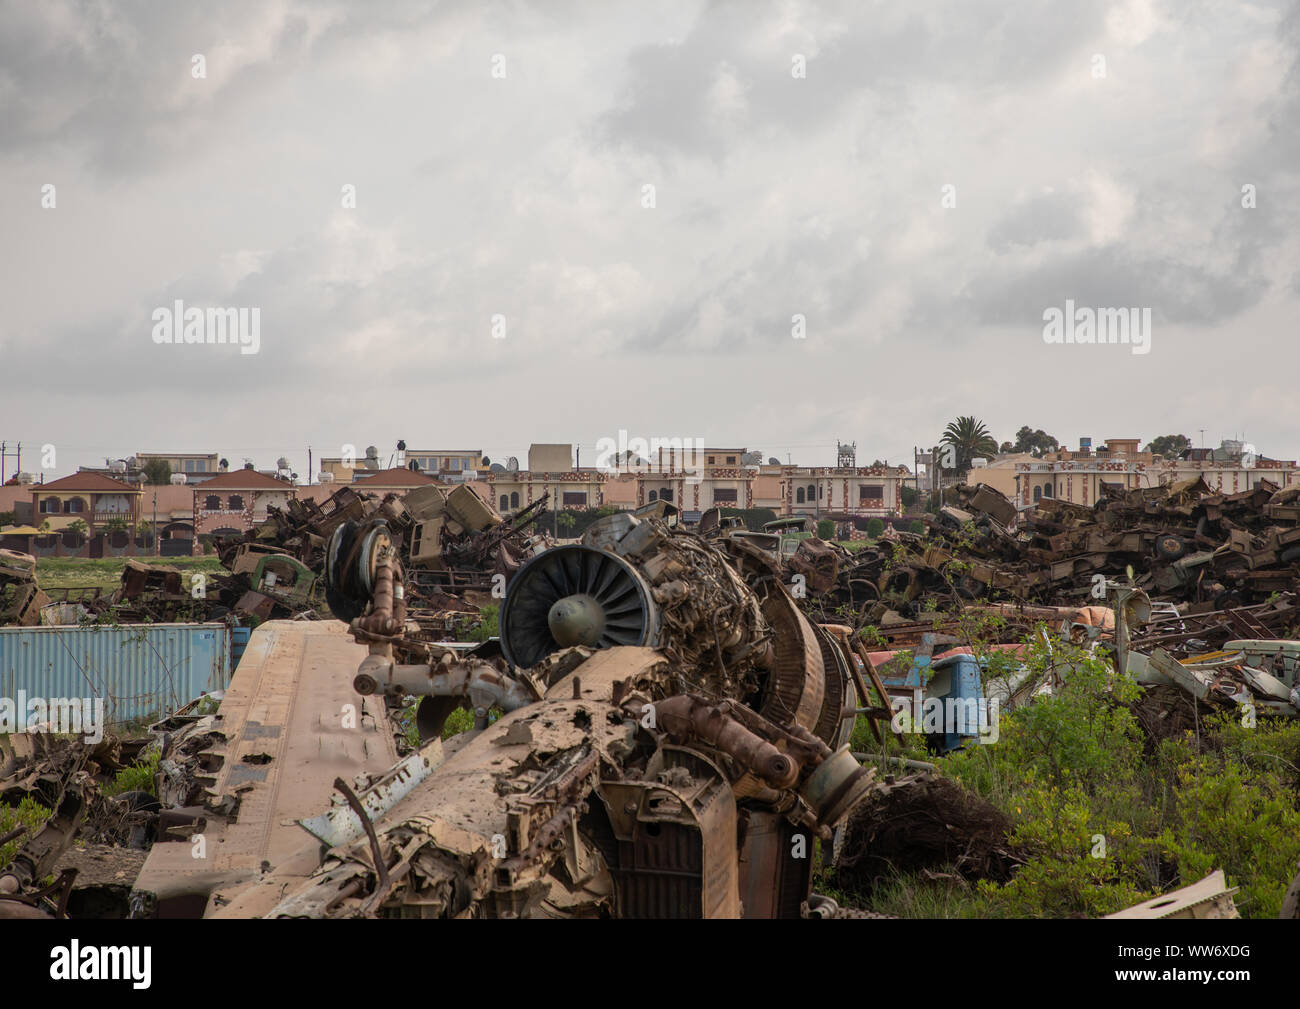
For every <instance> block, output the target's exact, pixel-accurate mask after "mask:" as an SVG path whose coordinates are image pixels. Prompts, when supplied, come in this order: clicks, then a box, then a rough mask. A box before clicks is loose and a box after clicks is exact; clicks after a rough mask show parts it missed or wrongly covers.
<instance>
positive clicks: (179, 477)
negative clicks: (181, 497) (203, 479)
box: [172, 473, 186, 486]
mask: <svg viewBox="0 0 1300 1009" xmlns="http://www.w3.org/2000/svg"><path fill="white" fill-rule="evenodd" d="M185 482H186V480H185V474H184V473H173V474H172V483H173V484H176V485H177V486H179V485H180V484H183V483H185Z"/></svg>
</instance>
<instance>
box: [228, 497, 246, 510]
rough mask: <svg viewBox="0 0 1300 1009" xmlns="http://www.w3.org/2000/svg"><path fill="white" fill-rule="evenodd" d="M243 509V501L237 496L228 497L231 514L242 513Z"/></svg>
mask: <svg viewBox="0 0 1300 1009" xmlns="http://www.w3.org/2000/svg"><path fill="white" fill-rule="evenodd" d="M243 508H244V499H243V498H242V497H240V496H239V495H238V494H231V495H230V510H231V511H232V512H237V511H242V510H243Z"/></svg>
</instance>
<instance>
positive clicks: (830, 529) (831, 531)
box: [817, 519, 835, 540]
mask: <svg viewBox="0 0 1300 1009" xmlns="http://www.w3.org/2000/svg"><path fill="white" fill-rule="evenodd" d="M817 538H818V539H822V540H833V539H834V538H835V521H834V520H833V519H818V520H817Z"/></svg>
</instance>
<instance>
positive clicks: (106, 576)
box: [36, 556, 226, 591]
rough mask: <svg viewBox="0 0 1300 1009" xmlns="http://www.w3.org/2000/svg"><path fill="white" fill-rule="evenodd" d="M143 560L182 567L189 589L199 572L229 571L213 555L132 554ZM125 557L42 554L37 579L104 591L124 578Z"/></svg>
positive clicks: (48, 583) (47, 583)
mask: <svg viewBox="0 0 1300 1009" xmlns="http://www.w3.org/2000/svg"><path fill="white" fill-rule="evenodd" d="M130 559H131V560H135V561H139V562H141V563H143V564H156V565H163V566H170V567H176V568H179V569H180V570H181V571H182V572H183V581H184V583H185V587H186V588H187V589H188V588H189V584H190V578H191V577H192V575H194V574H195V573H197V572H200V571H201V572H204V573H205V574H209V575H220V574H226V569H225V568H223V567H222V566H221V562H220V561H218V560H217V559H216V557H215V556H213V557H132V558H130ZM126 560H127V559H126V558H123V557H105V558H96V559H94V560H91V559H89V558H85V557H42V558H38V559H37V561H36V581H37V583H38V584H39V585H40V586H41V588H46V589H65V588H80V587H82V586H86V585H98V586H99V587H100V588H101V589H103V590H104V591H111V590H112V589H115V588H117V586H118V585H119V584H121V581H122V570H123V568H125V567H126Z"/></svg>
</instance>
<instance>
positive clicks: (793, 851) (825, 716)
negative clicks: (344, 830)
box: [235, 514, 878, 918]
mask: <svg viewBox="0 0 1300 1009" xmlns="http://www.w3.org/2000/svg"><path fill="white" fill-rule="evenodd" d="M731 546H732V545H731V544H728V543H723V544H712V543H708V542H706V541H704V540H702V539H700V538H698V537H696V536H694V535H693V534H690V533H685V532H681V531H678V530H675V529H673V528H670V527H669V526H668V525H666V524H665V523H664V522H662V521H660V520H659V519H648V520H638V519H637V518H636V517H634V516H632V515H628V514H621V515H615V516H611V517H609V518H606V519H603V520H601V521H599V522H597V523H595V524H594V525H593V526H592V527H591V528H590V529H589V530H588V532H587V534H586V535H585V536H584V538H583V541H582V542H581V543H580V544H576V545H571V546H563V547H557V548H554V549H551V550H548V551H546V552H545V553H541V554H539V555H537V556H536V557H534V558H533V559H532V560H531V561H530V562H528V563H527V564H525V565H524V566H523V567H522V568H521V569H520V570H519V571H518V572H517V574H516V576H515V578H514V580H513V582H512V584H511V587H510V590H509V592H508V594H507V596H506V600H505V603H504V606H503V607H502V611H501V637H500V641H499V645H498V643H496V642H492V643H489V644H488V645H486V646H483V647H481V648H478V649H472V650H464V649H449V648H443V647H440V646H437V645H429V644H427V643H425V642H424V641H422V640H421V639H420V638H418V637H412V636H411V635H410V634H409V626H410V625H409V624H408V622H407V620H406V616H405V611H404V606H403V600H404V591H403V588H404V585H405V568H404V565H403V564H402V562H401V559H400V557H399V552H398V549H397V547H396V546H395V544H394V542H393V540H392V539H391V538H390V537H389V536H388V535H387V533H386V532H385V531H384V529H383V527H382V526H380V527H376V528H374V529H371V530H370V531H369V532H367V533H365V534H364V535H363V536H362V537H361V540H360V541H359V543H358V544H356V545H355V546H354V547H353V548H351V549H347V550H346V553H347V556H348V558H349V562H348V563H346V564H344V565H341V566H339V567H331V569H330V570H331V575H330V588H331V590H332V591H335V592H337V593H338V594H339V595H340V596H341V597H342V598H344V599H345V600H349V601H352V602H353V603H355V601H356V593H357V591H358V587H359V586H363V585H368V586H370V587H371V594H370V598H369V600H368V602H367V603H366V604H365V606H364V607H363V608H362V609H363V612H361V613H359V614H357V615H355V616H353V617H352V618H351V629H352V633H353V635H354V636H355V637H356V638H357V640H358V641H361V642H363V643H366V644H367V645H368V646H369V648H370V655H369V657H368V658H366V659H365V661H363V662H362V664H361V666H360V668H359V669H358V671H357V676H356V679H355V681H354V687H355V689H356V690H357V692H358V693H360V694H362V695H363V696H369V695H372V694H377V693H382V694H385V695H388V696H391V697H394V698H401V697H404V696H406V695H410V694H415V695H419V696H422V697H423V700H422V701H421V705H420V712H419V724H420V728H421V732H422V733H427V735H428V737H429V742H427V743H426V744H425V746H424V747H423V748H422V749H421V751H420V752H419V755H418V759H419V765H418V766H419V767H420V768H421V770H420V771H419V775H420V776H422V778H423V780H421V781H420V782H419V783H418V784H417V785H416V786H415V787H414V788H413V789H411V790H410V791H409V793H408V794H406V795H405V797H404V798H401V799H400V801H397V802H396V803H392V804H386V803H382V802H381V803H380V804H379V805H378V807H376V805H375V804H373V803H367V805H366V806H365V809H366V810H367V811H368V812H367V815H366V819H365V820H364V823H362V822H361V821H360V820H358V821H356V824H357V825H356V827H355V829H353V830H352V831H351V837H352V838H355V840H352V839H351V838H340V837H339V836H337V835H336V834H335V833H334V832H332V831H331V832H324V831H322V833H324V837H325V838H328V843H329V847H328V850H326V852H325V857H324V859H323V861H322V863H321V866H320V868H319V869H318V870H317V872H316V873H315V874H314V875H313V876H312V877H311V878H310V879H309V880H308V882H307V884H306V885H304V886H300V887H298V888H296V889H295V890H294V892H291V893H289V894H287V895H286V896H285V897H284V899H283V900H281V901H280V903H279V904H278V906H277V907H276V908H275V909H274V910H273V911H272V912H271V916H272V917H297V916H306V917H349V916H359V915H360V916H364V915H383V916H394V917H435V918H441V917H460V918H468V917H534V916H610V915H613V916H619V917H644V916H661V917H701V916H739V915H741V914H743V915H745V916H751V917H780V916H787V917H797V916H800V915H804V916H811V915H816V916H827V915H831V914H834V913H835V911H836V906H835V904H834V902H833V901H830V900H828V899H826V898H820V897H816V896H814V895H813V894H812V892H811V879H812V865H813V860H814V859H813V844H814V841H815V840H816V839H818V838H820V839H823V840H824V839H828V838H829V837H830V836H831V830H832V828H834V827H835V825H836V824H838V823H840V822H841V821H842V820H843V819H844V818H845V817H846V816H847V815H848V813H849V812H850V811H851V810H852V809H853V808H855V807H856V806H857V805H858V804H859V803H860V802H862V801H863V800H864V799H865V798H866V797H867V795H868V794H870V793H871V792H872V790H873V788H875V787H878V786H875V785H874V784H873V775H874V770H869V769H866V768H863V767H862V766H860V765H859V764H858V762H857V761H856V760H855V759H854V758H853V757H852V755H851V754H850V753H849V752H848V749H847V747H846V746H845V745H844V744H845V742H846V740H847V735H848V732H849V731H850V730H851V725H852V721H853V717H854V714H853V713H854V708H855V705H854V704H853V702H852V701H848V703H847V714H846V711H845V708H846V699H847V698H849V697H850V696H851V690H852V680H851V678H850V675H849V664H850V663H851V661H852V656H851V654H850V653H849V652H848V650H847V648H846V646H845V645H844V644H843V643H842V642H840V641H838V640H837V639H836V638H835V637H833V636H831V635H830V634H828V633H827V632H826V631H824V630H822V629H821V628H818V627H816V626H814V625H813V624H811V623H810V622H809V621H808V620H807V619H806V618H804V616H803V615H802V614H801V613H800V611H799V609H798V607H797V606H796V605H795V603H794V601H793V600H792V599H791V597H790V595H789V593H788V592H787V591H786V589H785V588H784V586H783V585H782V584H781V582H780V580H779V578H778V577H777V572H776V570H775V568H774V567H773V566H772V565H771V564H770V562H769V561H768V559H767V558H765V557H764V556H763V555H762V554H761V553H758V552H754V551H752V550H747V549H746V548H745V546H744V545H735V546H734V552H729V547H731ZM355 608H356V607H355V605H353V606H351V607H350V608H349V610H348V612H351V611H352V609H355ZM824 656H826V657H828V658H829V661H823V657H824ZM462 701H466V702H468V703H469V704H470V705H471V706H472V707H473V709H474V712H475V715H476V722H477V728H478V729H479V731H478V732H476V733H472V734H467V735H466V736H461V737H456V738H455V739H453V740H451V741H449V742H448V743H447V744H446V746H445V750H444V744H442V743H441V742H440V741H439V734H440V730H441V727H442V723H443V721H444V720H445V718H446V715H447V713H448V712H449V711H450V710H451V708H452V707H454V706H455V705H456V704H458V703H461V702H462ZM492 708H495V709H497V710H499V711H503V712H505V714H503V715H502V717H500V718H499V719H498V720H496V721H495V722H492V723H491V724H488V716H489V710H490V709H492ZM409 759H411V758H408V760H409ZM407 766H416V765H409V764H408V765H407ZM394 770H396V769H394ZM412 773H415V772H414V771H412ZM340 784H342V783H340ZM356 786H357V792H356V794H353V795H349V794H348V792H349V791H350V790H348V789H346V788H341V789H340V791H342V792H344V793H345V795H344V798H343V799H340V800H339V802H338V804H337V806H336V812H345V811H346V810H345V807H344V803H345V802H346V803H348V805H351V806H352V808H353V809H360V808H362V805H361V800H360V799H358V796H365V797H367V798H373V796H374V793H373V791H372V790H373V788H374V787H375V783H374V782H370V781H364V782H363V781H359V782H357V783H356ZM371 817H373V819H374V821H375V822H374V824H373V827H372V826H371V822H370V819H371ZM328 821H329V818H328V817H325V818H323V819H322V818H317V821H314V822H313V825H312V826H310V827H309V828H308V829H312V830H317V831H319V830H321V824H322V823H324V822H328ZM304 826H308V824H307V822H306V821H304ZM363 829H364V835H363ZM262 884H263V885H264V886H272V887H273V886H274V885H275V873H274V872H272V873H271V875H270V877H268V879H266V880H263V881H262ZM235 903H236V904H238V900H236V902H235Z"/></svg>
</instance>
